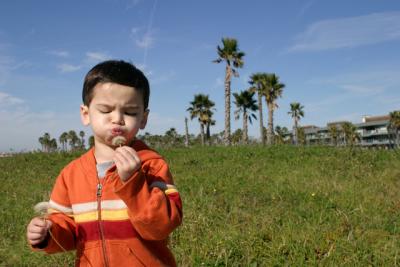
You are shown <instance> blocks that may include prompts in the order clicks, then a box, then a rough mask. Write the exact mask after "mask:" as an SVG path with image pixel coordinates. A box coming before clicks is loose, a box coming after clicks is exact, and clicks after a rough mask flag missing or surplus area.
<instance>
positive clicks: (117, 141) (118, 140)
mask: <svg viewBox="0 0 400 267" xmlns="http://www.w3.org/2000/svg"><path fill="white" fill-rule="evenodd" d="M111 144H112V145H113V146H123V145H125V144H126V138H125V137H123V136H121V135H117V136H114V138H113V139H112V140H111Z"/></svg>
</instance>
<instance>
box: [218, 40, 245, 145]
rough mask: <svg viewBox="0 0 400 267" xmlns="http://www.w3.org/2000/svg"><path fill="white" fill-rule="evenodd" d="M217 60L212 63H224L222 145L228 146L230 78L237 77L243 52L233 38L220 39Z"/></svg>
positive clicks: (241, 65) (229, 132)
mask: <svg viewBox="0 0 400 267" xmlns="http://www.w3.org/2000/svg"><path fill="white" fill-rule="evenodd" d="M217 53H218V58H217V59H216V60H214V61H213V62H214V63H221V62H223V61H225V62H226V67H225V132H224V143H225V145H229V144H230V135H231V76H232V74H233V75H234V76H235V77H238V76H239V74H238V72H237V70H236V69H238V68H241V67H243V64H244V62H243V59H242V58H243V57H244V55H245V53H244V52H242V51H239V48H238V43H237V40H236V39H233V38H222V47H220V46H219V45H218V46H217Z"/></svg>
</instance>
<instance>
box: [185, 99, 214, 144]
mask: <svg viewBox="0 0 400 267" xmlns="http://www.w3.org/2000/svg"><path fill="white" fill-rule="evenodd" d="M190 105H191V106H190V107H189V108H188V109H187V111H189V112H190V119H191V120H193V119H194V118H196V117H197V118H198V120H199V123H200V135H201V144H202V145H204V143H205V142H204V126H206V125H210V124H211V123H212V119H211V117H212V115H213V113H212V111H211V110H212V109H213V107H214V106H215V103H214V102H213V101H211V100H210V99H209V98H208V95H204V94H197V95H195V96H194V100H193V101H192V102H190Z"/></svg>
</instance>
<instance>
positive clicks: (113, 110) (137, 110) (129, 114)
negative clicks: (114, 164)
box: [81, 83, 149, 147]
mask: <svg viewBox="0 0 400 267" xmlns="http://www.w3.org/2000/svg"><path fill="white" fill-rule="evenodd" d="M148 113H149V112H148V110H144V103H143V96H142V94H141V93H140V92H139V91H138V90H136V89H134V88H132V87H129V86H125V85H120V84H116V83H99V84H97V85H96V86H95V88H94V89H93V99H92V101H91V102H90V105H89V107H88V106H85V105H82V106H81V119H82V123H83V124H84V125H91V127H92V130H93V134H94V139H95V142H96V143H102V144H105V145H107V146H110V147H112V146H113V145H112V139H113V138H114V137H115V136H123V137H125V138H126V140H127V144H129V143H130V142H131V141H132V140H133V139H134V138H135V136H136V134H137V132H138V131H139V129H144V127H145V126H146V123H147V116H148Z"/></svg>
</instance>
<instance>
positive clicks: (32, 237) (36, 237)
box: [28, 233, 45, 241]
mask: <svg viewBox="0 0 400 267" xmlns="http://www.w3.org/2000/svg"><path fill="white" fill-rule="evenodd" d="M44 237H45V235H42V234H38V233H31V234H29V235H28V239H29V240H31V241H35V240H41V239H43V238H44Z"/></svg>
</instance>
